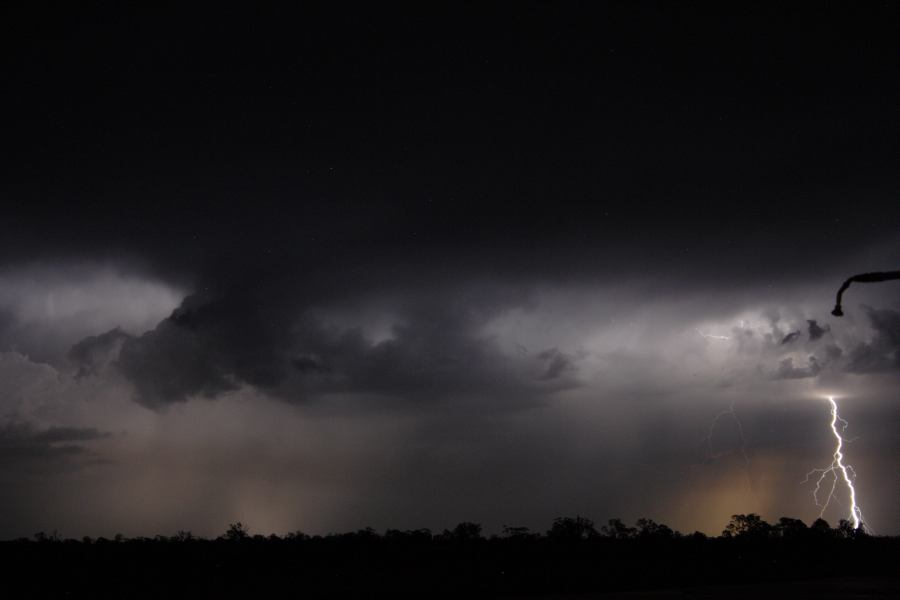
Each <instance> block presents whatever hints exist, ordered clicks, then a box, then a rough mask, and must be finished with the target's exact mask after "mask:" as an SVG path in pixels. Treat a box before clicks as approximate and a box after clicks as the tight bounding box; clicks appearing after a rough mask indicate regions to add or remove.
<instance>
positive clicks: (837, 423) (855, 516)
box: [803, 396, 866, 529]
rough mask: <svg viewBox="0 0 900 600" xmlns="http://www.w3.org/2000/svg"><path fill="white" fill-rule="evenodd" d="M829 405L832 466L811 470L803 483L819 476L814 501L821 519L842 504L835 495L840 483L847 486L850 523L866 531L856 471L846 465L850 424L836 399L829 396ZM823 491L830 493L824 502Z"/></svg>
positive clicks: (855, 527)
mask: <svg viewBox="0 0 900 600" xmlns="http://www.w3.org/2000/svg"><path fill="white" fill-rule="evenodd" d="M828 403H829V404H830V405H831V423H830V427H831V433H832V435H834V454H833V455H832V460H831V464H830V465H828V466H827V467H825V468H822V469H813V470H811V471H810V472H809V473H807V474H806V479H804V480H803V483H808V482H809V481H810V479H811V478H812V477H814V476H815V475H818V478H817V479H816V487H815V489H813V500H814V501H815V503H816V506H818V507H819V508H820V509H821V510H820V511H819V518H822V517H823V515H824V514H825V511H826V510H827V509H828V507H829V506H830V505H831V504H832V503H835V504H840V502H839V501H838V500H837V498H836V497H835V494H836V492H837V488H838V483H839V482H842V483H843V484H844V486H846V488H847V492H848V495H849V497H850V506H849V507H848V509H849V511H850V514H849V517H850V518H849V521H850V522H851V523H853V528H854V529H859V528H860V526H862V527H863V528H864V529H865V528H866V525H865V520H864V518H863V514H862V510H861V509H860V507H859V505H858V504H857V503H856V488H855V487H854V486H853V481H854V480H855V479H856V471H854V470H853V467H852V466H850V465H848V464H845V463H844V442H845V441H847V440H845V439H844V436H843V433H844V431H845V430H846V429H847V426H848V425H849V423H847V421H846V420H844V419H842V418H841V416H840V414H838V406H837V402H835V400H834V397H832V396H828ZM823 489H824V490H827V492H828V494H827V496H826V497H825V501H824V502H822V501H821V499H820V494H821V493H823Z"/></svg>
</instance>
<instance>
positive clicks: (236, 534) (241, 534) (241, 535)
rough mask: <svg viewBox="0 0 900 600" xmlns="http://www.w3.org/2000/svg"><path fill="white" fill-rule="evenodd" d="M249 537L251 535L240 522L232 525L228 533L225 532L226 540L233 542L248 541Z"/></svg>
mask: <svg viewBox="0 0 900 600" xmlns="http://www.w3.org/2000/svg"><path fill="white" fill-rule="evenodd" d="M249 537H250V533H249V532H248V531H247V528H246V527H244V524H243V523H241V522H240V521H238V522H236V523H232V524H230V525H229V526H228V531H226V532H225V539H226V540H228V541H231V542H239V541H241V540H246V539H247V538H249Z"/></svg>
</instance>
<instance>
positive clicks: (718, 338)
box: [695, 329, 731, 340]
mask: <svg viewBox="0 0 900 600" xmlns="http://www.w3.org/2000/svg"><path fill="white" fill-rule="evenodd" d="M695 331H696V332H697V333H699V334H700V335H701V336H703V337H705V338H707V339H710V340H730V339H731V338H730V337H728V336H727V335H712V334H710V333H703V332H702V331H700V330H699V329H695Z"/></svg>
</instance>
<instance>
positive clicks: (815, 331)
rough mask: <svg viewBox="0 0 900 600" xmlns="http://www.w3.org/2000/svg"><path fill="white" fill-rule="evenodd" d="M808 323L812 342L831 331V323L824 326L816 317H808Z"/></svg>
mask: <svg viewBox="0 0 900 600" xmlns="http://www.w3.org/2000/svg"><path fill="white" fill-rule="evenodd" d="M806 324H807V325H808V333H809V341H811V342H815V341H816V340H818V339H819V338H821V337H822V336H823V335H825V334H826V333H828V332H829V331H831V326H830V325H826V326H825V327H822V326H820V325H819V323H818V321H816V320H815V319H807V321H806Z"/></svg>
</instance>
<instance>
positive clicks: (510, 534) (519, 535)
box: [502, 525, 539, 541]
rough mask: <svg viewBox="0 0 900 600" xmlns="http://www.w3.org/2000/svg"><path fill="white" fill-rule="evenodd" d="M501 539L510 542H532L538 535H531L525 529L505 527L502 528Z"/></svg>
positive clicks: (529, 531)
mask: <svg viewBox="0 0 900 600" xmlns="http://www.w3.org/2000/svg"><path fill="white" fill-rule="evenodd" d="M502 537H504V538H507V539H510V540H519V541H524V540H533V539H535V538H537V537H539V535H538V534H537V533H533V532H532V531H531V530H530V529H528V528H527V527H509V526H507V525H504V526H503V535H502Z"/></svg>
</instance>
